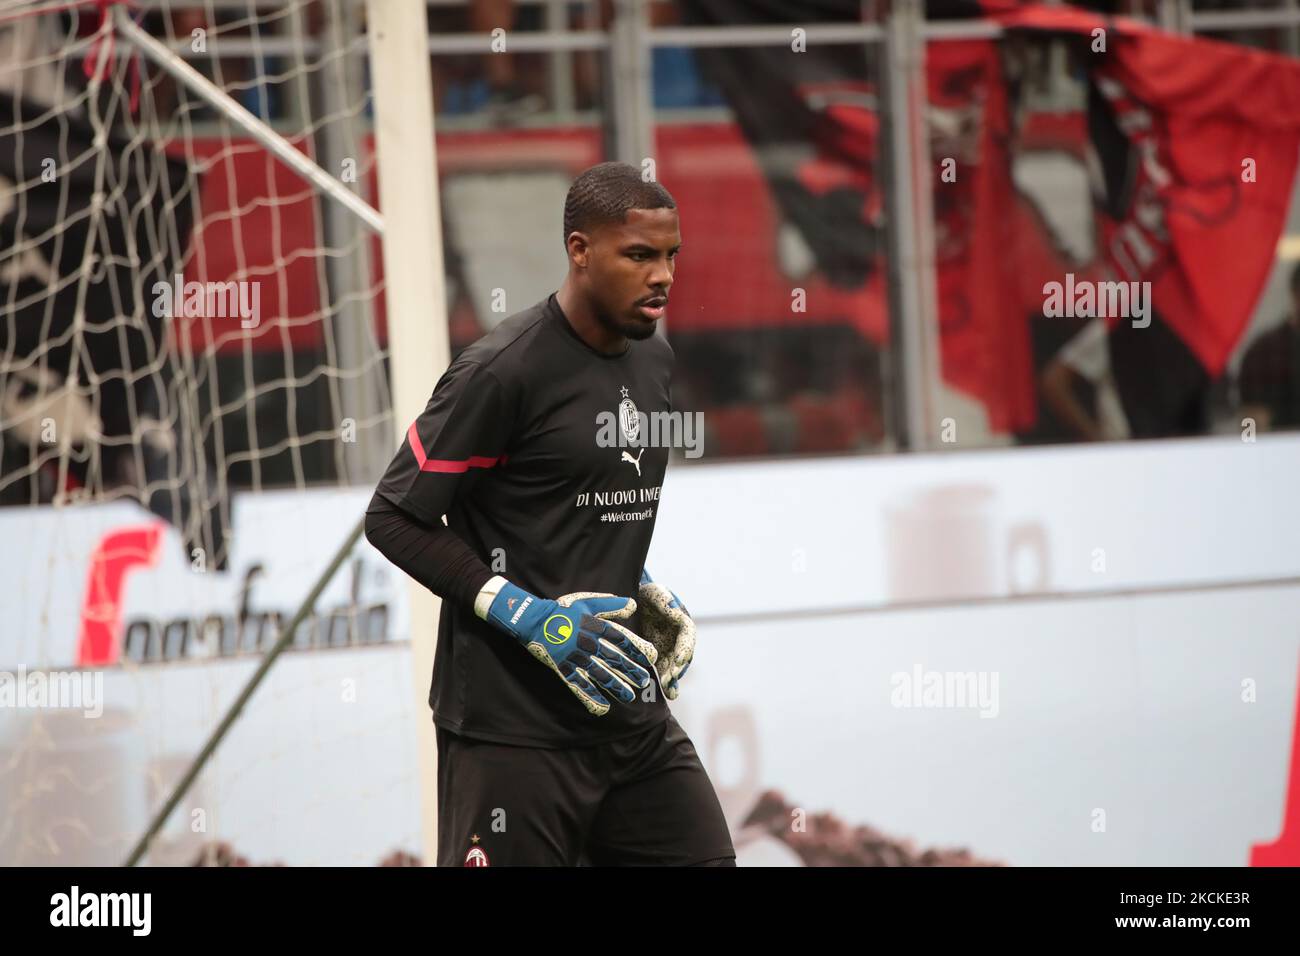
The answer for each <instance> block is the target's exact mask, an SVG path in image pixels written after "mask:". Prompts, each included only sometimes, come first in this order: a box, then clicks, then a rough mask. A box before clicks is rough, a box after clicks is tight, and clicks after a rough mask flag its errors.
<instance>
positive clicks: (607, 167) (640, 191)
mask: <svg viewBox="0 0 1300 956" xmlns="http://www.w3.org/2000/svg"><path fill="white" fill-rule="evenodd" d="M676 208H677V203H676V202H674V201H673V197H672V196H671V195H670V194H669V192H668V190H666V189H664V187H663V186H661V185H660V184H659V183H657V182H655V181H654V180H650V181H649V182H647V181H646V180H644V179H642V178H641V171H640V170H639V169H637V168H636V167H635V166H632V165H630V164H628V163H599V164H597V165H595V166H592V167H591V168H590V169H587V170H584V171H583V172H582V174H581V175H579V176H578V178H577V179H575V180H574V181H573V185H572V186H570V187H569V194H568V195H567V196H566V197H565V199H564V245H565V248H567V247H568V245H569V236H571V235H572V234H573V233H574V231H575V230H576V231H579V232H587V233H589V232H591V231H592V230H593V229H595V228H596V227H597V226H602V225H606V224H608V223H621V222H623V220H624V219H626V218H627V212H628V210H629V209H676Z"/></svg>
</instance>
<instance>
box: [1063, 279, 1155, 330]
mask: <svg viewBox="0 0 1300 956" xmlns="http://www.w3.org/2000/svg"><path fill="white" fill-rule="evenodd" d="M1043 297H1044V298H1043V317H1044V318H1048V319H1062V318H1070V319H1073V318H1079V319H1108V318H1112V317H1116V318H1121V319H1132V320H1133V328H1135V329H1145V328H1146V327H1147V326H1148V325H1150V324H1151V283H1150V282H1093V281H1091V280H1088V279H1080V280H1078V281H1075V278H1074V273H1073V272H1067V273H1066V274H1065V281H1064V282H1047V283H1045V284H1044V285H1043Z"/></svg>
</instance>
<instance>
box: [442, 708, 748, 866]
mask: <svg viewBox="0 0 1300 956" xmlns="http://www.w3.org/2000/svg"><path fill="white" fill-rule="evenodd" d="M436 731H437V738H438V865H439V866H695V865H706V864H708V865H718V866H734V865H735V860H736V851H735V850H734V849H733V848H732V845H731V834H730V832H729V831H728V829H727V822H726V819H725V818H724V817H723V815H722V806H721V805H720V804H719V802H718V795H717V794H716V793H715V792H714V789H713V784H712V783H711V782H710V781H709V777H708V774H707V773H705V770H704V767H703V765H702V764H701V763H700V758H699V755H698V754H697V753H696V752H695V745H694V744H692V743H691V740H690V738H689V737H687V736H686V731H684V730H682V728H681V726H680V725H679V724H678V723H677V721H676V720H675V719H674V718H673V717H672V716H671V715H669V717H668V719H667V720H665V721H663V722H662V723H660V724H656V725H655V726H654V727H652V728H651V729H649V730H647V731H644V732H642V733H639V734H636V735H634V736H631V737H625V738H623V739H621V740H615V741H612V742H610V743H605V744H597V745H595V746H590V747H571V748H566V749H562V750H548V749H543V748H540V747H519V746H513V745H509V744H496V743H490V742H488V741H483V740H475V739H472V738H469V737H462V736H460V735H458V734H454V733H452V732H451V731H449V730H445V729H443V728H442V727H437V728H436Z"/></svg>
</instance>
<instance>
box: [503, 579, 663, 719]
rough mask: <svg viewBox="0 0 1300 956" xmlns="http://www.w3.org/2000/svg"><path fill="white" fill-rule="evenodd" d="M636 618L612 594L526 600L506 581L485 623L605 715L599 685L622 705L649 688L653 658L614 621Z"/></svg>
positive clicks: (625, 601) (626, 601)
mask: <svg viewBox="0 0 1300 956" xmlns="http://www.w3.org/2000/svg"><path fill="white" fill-rule="evenodd" d="M635 613H636V601H634V600H632V599H631V598H623V597H615V596H614V595H612V594H597V593H590V592H585V591H584V592H577V593H574V594H566V595H564V596H563V597H560V598H557V599H555V600H554V601H552V600H548V599H547V598H539V597H537V596H536V595H533V594H529V593H528V592H527V591H525V590H524V589H523V588H520V587H516V586H515V585H513V584H511V583H510V582H509V581H507V582H505V583H504V584H503V585H502V586H501V590H500V591H499V592H497V596H496V597H495V598H494V599H493V601H492V603H491V605H490V606H489V607H488V611H487V620H489V621H490V622H491V623H492V624H494V625H495V626H496V627H498V628H500V629H501V630H503V631H505V632H506V633H507V634H509V635H510V636H512V637H513V638H514V639H515V640H517V641H519V643H520V644H522V645H524V647H525V648H526V649H527V651H528V652H529V653H530V654H532V655H533V657H535V658H537V659H538V660H539V661H541V662H542V663H543V664H545V665H546V666H547V667H549V668H550V669H551V670H553V671H555V673H556V674H558V675H559V676H560V678H561V679H562V680H563V681H564V682H565V683H566V684H568V685H569V689H570V690H571V691H573V693H574V694H575V695H576V696H577V698H578V699H579V700H581V701H582V703H583V705H584V706H585V707H586V708H587V710H588V711H589V712H590V713H592V714H594V715H595V716H597V717H599V716H602V715H603V714H607V713H608V712H609V708H610V703H609V699H608V698H607V697H606V696H605V695H604V694H602V693H601V692H600V691H599V690H597V688H596V685H597V684H599V685H600V686H601V687H603V688H604V689H605V690H607V691H609V692H610V693H611V694H612V695H613V696H614V697H617V698H618V699H619V700H621V701H622V702H623V703H625V704H630V703H632V702H633V701H635V700H636V691H637V689H638V688H644V687H649V686H650V671H651V670H652V669H653V668H654V663H655V659H656V657H657V656H658V653H657V652H656V651H655V648H654V645H653V644H651V643H650V642H649V641H646V640H642V639H641V638H640V637H637V636H636V635H635V634H633V633H632V632H631V631H629V630H628V629H627V628H626V627H624V626H623V625H621V624H617V623H615V621H620V620H627V619H628V618H630V617H631V616H632V615H633V614H635Z"/></svg>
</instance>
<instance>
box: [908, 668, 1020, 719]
mask: <svg viewBox="0 0 1300 956" xmlns="http://www.w3.org/2000/svg"><path fill="white" fill-rule="evenodd" d="M889 683H890V685H891V686H892V687H893V688H894V689H893V691H892V692H891V693H890V695H889V702H890V704H892V705H893V706H894V707H918V708H920V707H925V708H930V707H933V708H946V709H963V708H968V709H975V708H978V709H979V712H980V716H981V717H996V716H997V715H998V672H997V671H927V670H924V669H923V668H922V667H921V665H920V664H915V665H913V666H912V669H911V670H910V671H895V672H894V673H893V674H892V675H890V678H889Z"/></svg>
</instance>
